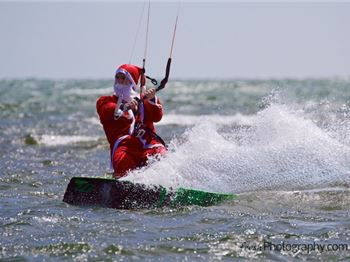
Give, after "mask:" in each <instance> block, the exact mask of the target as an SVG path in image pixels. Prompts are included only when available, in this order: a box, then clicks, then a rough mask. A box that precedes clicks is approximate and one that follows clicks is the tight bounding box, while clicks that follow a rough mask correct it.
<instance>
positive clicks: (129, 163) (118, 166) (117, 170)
mask: <svg viewBox="0 0 350 262" xmlns="http://www.w3.org/2000/svg"><path fill="white" fill-rule="evenodd" d="M135 168H136V163H135V160H134V159H133V157H132V156H130V155H129V154H128V153H126V152H116V153H115V154H114V157H113V169H114V177H115V178H120V177H123V176H126V175H127V174H128V172H129V171H131V170H133V169H135Z"/></svg>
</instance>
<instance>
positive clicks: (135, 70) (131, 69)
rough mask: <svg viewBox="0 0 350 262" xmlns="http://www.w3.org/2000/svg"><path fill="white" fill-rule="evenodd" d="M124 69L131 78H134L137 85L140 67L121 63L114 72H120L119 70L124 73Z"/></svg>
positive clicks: (140, 71)
mask: <svg viewBox="0 0 350 262" xmlns="http://www.w3.org/2000/svg"><path fill="white" fill-rule="evenodd" d="M125 71H126V72H127V73H129V74H130V76H131V77H132V80H134V83H135V85H137V84H138V82H139V78H140V75H141V73H142V68H140V67H138V66H135V65H130V64H124V65H121V66H120V67H119V68H118V69H117V71H116V73H115V74H117V73H120V72H121V73H124V74H126V72H125ZM126 75H127V76H128V74H126ZM130 81H131V79H130Z"/></svg>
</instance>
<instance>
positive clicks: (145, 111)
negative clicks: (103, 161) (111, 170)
mask: <svg viewBox="0 0 350 262" xmlns="http://www.w3.org/2000/svg"><path fill="white" fill-rule="evenodd" d="M117 103H118V97H117V96H115V95H112V96H102V97H100V98H99V99H98V100H97V103H96V109H97V113H98V115H99V117H100V121H101V124H102V125H103V129H104V131H105V134H106V136H107V140H108V142H109V144H110V148H111V154H112V152H113V149H114V150H115V148H116V146H118V145H117V144H119V143H120V142H121V141H122V140H132V139H139V140H140V142H141V145H142V147H143V148H151V147H155V146H161V145H162V144H161V143H160V141H159V140H157V139H156V138H155V137H154V136H153V135H152V132H155V128H154V125H153V123H154V122H158V121H160V120H161V119H162V117H163V106H162V104H161V103H160V100H159V99H158V98H154V99H152V100H144V101H143V102H142V103H141V104H140V109H139V112H140V113H139V114H138V115H137V116H134V115H133V114H132V113H131V114H130V111H129V115H128V117H125V116H122V117H119V118H116V117H115V114H114V113H115V110H116V106H117ZM140 123H141V124H143V126H144V127H145V129H146V130H149V131H150V132H139V133H136V134H135V130H134V129H135V126H137V125H138V124H140ZM132 134H133V136H130V135H132Z"/></svg>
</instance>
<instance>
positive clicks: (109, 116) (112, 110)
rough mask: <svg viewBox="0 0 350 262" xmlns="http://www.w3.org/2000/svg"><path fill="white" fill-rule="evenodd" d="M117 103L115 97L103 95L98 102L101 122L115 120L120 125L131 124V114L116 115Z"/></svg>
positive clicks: (97, 106) (97, 108) (97, 107)
mask: <svg viewBox="0 0 350 262" xmlns="http://www.w3.org/2000/svg"><path fill="white" fill-rule="evenodd" d="M116 106H117V104H116V102H115V101H114V99H113V97H110V96H102V97H100V98H99V99H98V100H97V102H96V110H97V113H98V115H99V117H100V121H101V123H102V124H103V123H105V122H110V121H115V122H116V124H118V125H124V124H130V123H129V122H130V119H129V117H128V116H129V114H128V113H126V114H123V115H121V117H118V118H117V117H116V112H117V110H118V109H117V108H116Z"/></svg>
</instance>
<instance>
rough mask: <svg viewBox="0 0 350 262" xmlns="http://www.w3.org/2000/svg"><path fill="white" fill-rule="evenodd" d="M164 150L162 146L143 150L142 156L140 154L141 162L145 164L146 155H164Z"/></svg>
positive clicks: (165, 150)
mask: <svg viewBox="0 0 350 262" xmlns="http://www.w3.org/2000/svg"><path fill="white" fill-rule="evenodd" d="M166 152H167V149H166V148H165V147H164V146H159V147H154V148H149V149H146V150H145V151H143V156H142V159H143V161H142V162H143V163H144V165H145V164H146V162H147V159H148V157H150V156H156V157H157V156H164V155H165V154H166ZM157 159H158V158H157Z"/></svg>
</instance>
